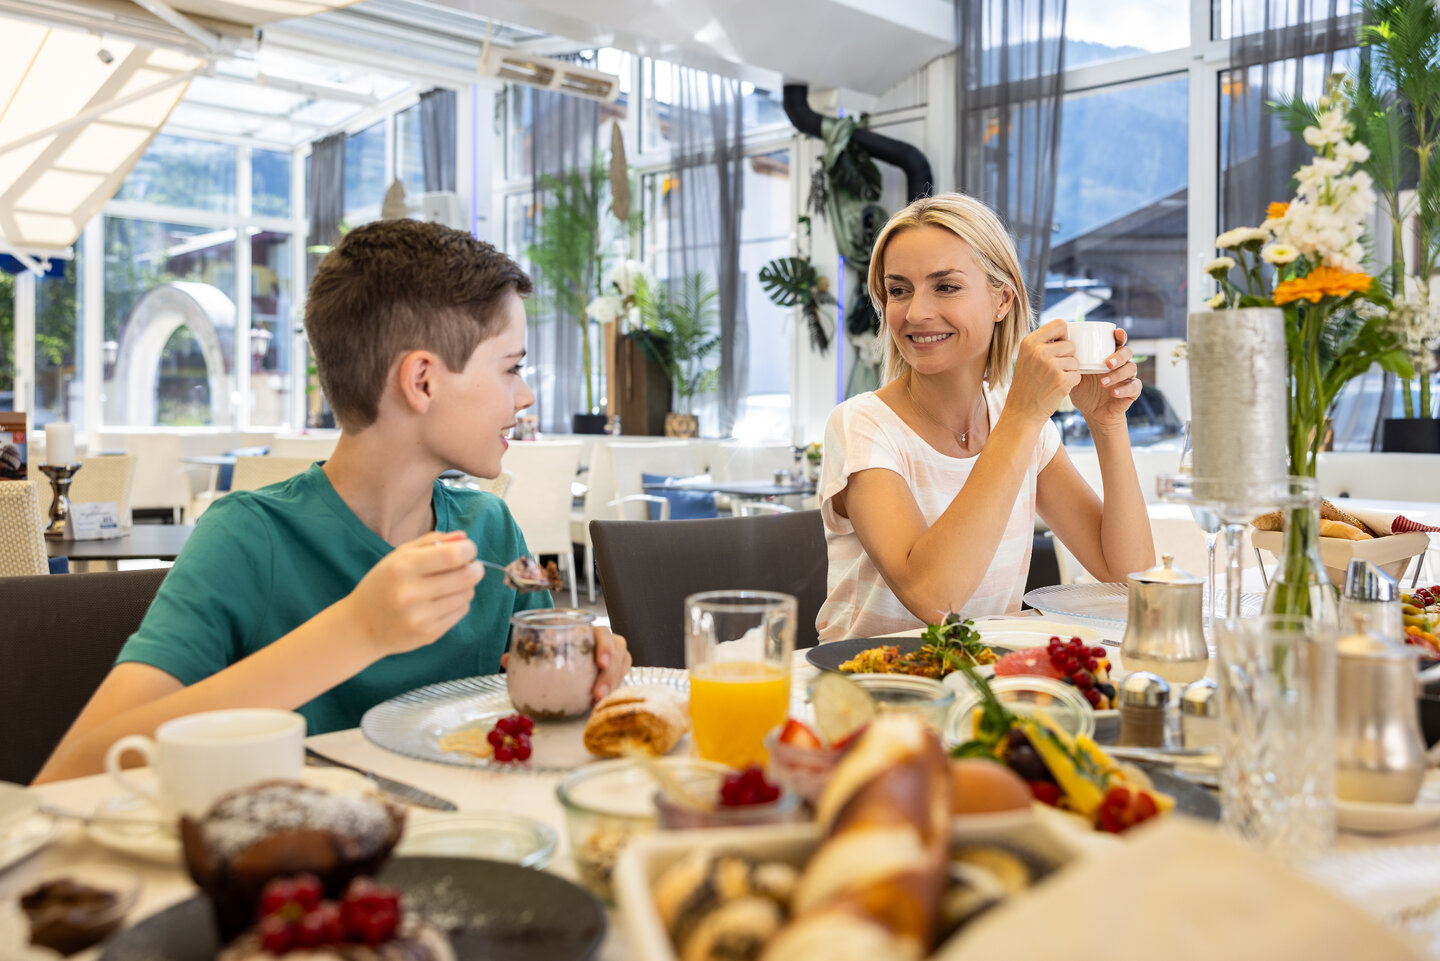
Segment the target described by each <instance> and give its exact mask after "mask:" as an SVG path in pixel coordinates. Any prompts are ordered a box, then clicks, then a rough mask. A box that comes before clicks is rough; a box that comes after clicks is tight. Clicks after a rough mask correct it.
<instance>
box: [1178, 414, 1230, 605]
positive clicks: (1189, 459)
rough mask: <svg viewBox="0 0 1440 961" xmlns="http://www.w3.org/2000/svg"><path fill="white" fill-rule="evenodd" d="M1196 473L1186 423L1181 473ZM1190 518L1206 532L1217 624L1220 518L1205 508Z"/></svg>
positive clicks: (1188, 425)
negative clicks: (1217, 552)
mask: <svg viewBox="0 0 1440 961" xmlns="http://www.w3.org/2000/svg"><path fill="white" fill-rule="evenodd" d="M1194 472H1195V449H1194V447H1193V446H1192V444H1191V440H1190V422H1189V421H1188V420H1187V421H1186V422H1185V447H1184V449H1183V450H1182V451H1181V452H1180V473H1182V474H1193V473H1194ZM1190 516H1191V517H1194V518H1195V523H1197V524H1199V525H1200V529H1201V530H1202V531H1204V532H1205V550H1206V551H1207V552H1208V553H1209V555H1210V623H1211V624H1214V623H1215V610H1216V600H1215V599H1216V597H1217V596H1218V594H1219V591H1218V590H1216V588H1218V587H1219V585H1218V584H1217V583H1216V582H1215V538H1216V536H1217V535H1218V534H1219V533H1220V526H1221V522H1220V516H1219V515H1218V514H1216V513H1215V512H1214V511H1208V510H1206V509H1205V508H1203V507H1192V508H1190Z"/></svg>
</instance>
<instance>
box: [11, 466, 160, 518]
mask: <svg viewBox="0 0 1440 961" xmlns="http://www.w3.org/2000/svg"><path fill="white" fill-rule="evenodd" d="M29 473H30V479H31V480H32V481H34V482H35V492H36V494H37V495H38V497H39V500H40V515H41V516H42V517H48V516H49V515H50V502H51V501H52V500H54V492H53V491H52V490H51V489H50V479H49V478H48V477H46V476H45V475H44V474H42V473H41V472H40V469H39V464H38V462H37V461H35V460H34V459H33V458H32V459H31V461H30V467H29ZM134 482H135V458H134V457H133V456H131V455H129V454H125V455H123V456H110V457H81V458H80V469H79V470H78V471H76V472H75V478H74V480H72V481H71V482H70V502H71V503H72V504H91V503H103V502H105V501H113V502H114V503H115V506H116V507H118V508H119V509H120V527H121V528H122V529H123V530H127V531H128V530H129V529H130V520H131V518H130V494H131V491H132V490H133V489H134Z"/></svg>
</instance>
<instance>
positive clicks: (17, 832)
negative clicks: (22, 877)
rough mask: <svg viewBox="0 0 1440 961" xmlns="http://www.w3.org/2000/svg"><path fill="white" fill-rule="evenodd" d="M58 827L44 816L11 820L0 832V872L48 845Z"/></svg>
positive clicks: (53, 821)
mask: <svg viewBox="0 0 1440 961" xmlns="http://www.w3.org/2000/svg"><path fill="white" fill-rule="evenodd" d="M59 827H60V826H59V825H58V824H56V823H55V819H54V818H52V817H50V816H49V815H46V814H26V815H23V816H21V817H17V818H12V819H11V820H10V821H8V822H7V823H6V825H5V827H4V829H3V830H0V871H4V870H5V869H6V868H8V867H10V866H11V865H12V864H18V863H20V862H21V861H23V860H25V859H26V858H28V857H29V856H30V855H32V854H34V853H35V852H36V851H38V850H40V849H41V848H43V847H44V846H45V845H47V844H49V843H50V841H51V840H52V839H53V838H54V837H55V832H56V831H58V830H59Z"/></svg>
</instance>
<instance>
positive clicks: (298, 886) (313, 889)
mask: <svg viewBox="0 0 1440 961" xmlns="http://www.w3.org/2000/svg"><path fill="white" fill-rule="evenodd" d="M290 896H291V897H292V898H294V900H295V901H296V902H297V903H299V905H300V907H302V908H304V909H305V910H306V911H310V910H312V909H313V908H315V907H316V906H317V905H318V904H319V903H320V899H321V898H323V897H324V896H325V886H324V885H323V884H321V883H320V879H319V878H317V877H316V876H315V875H313V874H302V875H300V876H298V877H296V878H295V879H294V880H293V881H292V882H291V895H290Z"/></svg>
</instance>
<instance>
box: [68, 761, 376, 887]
mask: <svg viewBox="0 0 1440 961" xmlns="http://www.w3.org/2000/svg"><path fill="white" fill-rule="evenodd" d="M126 774H127V775H129V776H130V777H131V778H133V779H134V780H136V781H137V782H141V783H153V782H154V779H155V775H154V773H153V772H152V771H150V770H149V769H148V768H141V769H138V770H134V771H127V772H126ZM301 780H302V781H304V782H305V783H306V784H308V785H310V786H311V787H317V788H323V789H324V790H326V791H332V792H334V793H336V794H371V795H373V794H374V793H375V790H374V787H373V785H371V783H370V782H369V781H368V780H366V779H365V777H364V776H363V775H360V774H356V773H355V772H354V771H346V770H343V769H341V768H334V767H307V768H306V769H305V772H304V774H303V775H302V776H301ZM95 814H96V815H97V816H100V817H103V818H105V819H106V820H104V821H94V822H92V823H90V824H89V825H87V826H86V828H85V832H86V833H87V834H88V835H89V836H90V840H92V841H94V842H95V843H96V844H98V845H100V846H101V847H105V848H109V849H110V850H112V851H117V852H119V853H120V854H128V855H129V856H130V857H133V858H139V859H140V860H142V861H153V862H155V863H157V864H178V863H180V860H181V857H180V855H181V852H180V835H179V834H178V833H177V832H176V830H175V829H174V828H173V827H171V826H168V825H167V826H157V825H156V823H155V822H157V821H159V820H160V812H159V811H158V810H156V808H155V806H154V805H153V804H151V803H150V801H149V800H148V799H146V798H140V797H136V796H135V795H133V794H129V793H125V794H117V795H113V796H111V797H108V798H105V799H104V800H103V801H101V802H100V803H99V804H98V805H96V807H95ZM112 819H114V820H112ZM124 820H131V821H134V822H136V823H135V824H133V825H130V824H124V823H121V822H122V821H124Z"/></svg>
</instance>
